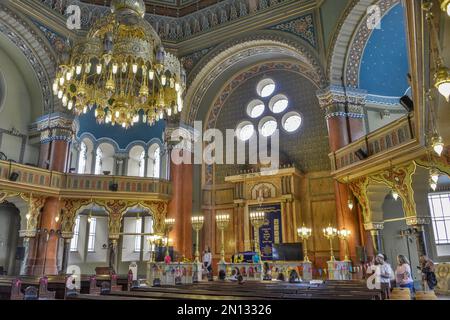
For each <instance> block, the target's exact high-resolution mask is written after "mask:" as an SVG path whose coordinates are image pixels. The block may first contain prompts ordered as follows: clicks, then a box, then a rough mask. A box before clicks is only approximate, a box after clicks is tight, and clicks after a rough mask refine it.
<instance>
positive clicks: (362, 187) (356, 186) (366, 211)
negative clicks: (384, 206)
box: [349, 177, 372, 222]
mask: <svg viewBox="0 0 450 320" xmlns="http://www.w3.org/2000/svg"><path fill="white" fill-rule="evenodd" d="M368 186H369V179H368V178H367V177H362V178H360V179H357V180H355V181H352V182H351V183H350V184H349V187H350V190H351V191H352V193H353V195H354V196H355V197H356V199H358V203H359V204H360V205H361V208H362V215H363V218H364V221H365V222H366V221H371V220H372V212H371V210H370V204H369V197H368V195H367V188H368Z"/></svg>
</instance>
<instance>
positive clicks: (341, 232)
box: [338, 228, 351, 261]
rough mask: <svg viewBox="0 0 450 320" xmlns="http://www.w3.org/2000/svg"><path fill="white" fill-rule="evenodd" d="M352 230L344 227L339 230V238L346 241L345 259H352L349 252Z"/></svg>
mask: <svg viewBox="0 0 450 320" xmlns="http://www.w3.org/2000/svg"><path fill="white" fill-rule="evenodd" d="M350 235H351V231H350V230H347V229H345V228H344V229H342V230H339V231H338V237H339V239H341V240H343V241H344V243H345V257H344V261H350V259H349V254H348V238H350Z"/></svg>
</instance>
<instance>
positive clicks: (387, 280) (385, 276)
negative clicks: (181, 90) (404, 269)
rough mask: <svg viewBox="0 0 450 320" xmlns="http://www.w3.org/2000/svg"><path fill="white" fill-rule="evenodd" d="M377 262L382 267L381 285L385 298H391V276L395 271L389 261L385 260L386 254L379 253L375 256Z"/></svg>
mask: <svg viewBox="0 0 450 320" xmlns="http://www.w3.org/2000/svg"><path fill="white" fill-rule="evenodd" d="M375 263H376V265H377V266H378V268H379V269H380V287H381V291H382V292H383V296H384V298H385V299H389V297H390V292H391V278H392V275H393V273H394V272H393V271H392V268H391V266H390V265H389V263H387V262H385V260H384V255H383V254H381V253H380V254H378V255H377V256H376V257H375Z"/></svg>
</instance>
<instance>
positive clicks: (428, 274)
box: [418, 255, 437, 291]
mask: <svg viewBox="0 0 450 320" xmlns="http://www.w3.org/2000/svg"><path fill="white" fill-rule="evenodd" d="M419 262H420V266H419V267H418V268H419V269H420V270H421V271H422V281H423V283H424V290H426V289H425V284H426V287H428V290H431V291H433V290H434V287H436V285H437V279H436V274H435V273H434V262H433V261H432V260H431V259H430V258H428V257H427V256H426V255H421V256H420V259H419Z"/></svg>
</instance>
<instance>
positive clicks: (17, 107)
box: [0, 40, 42, 165]
mask: <svg viewBox="0 0 450 320" xmlns="http://www.w3.org/2000/svg"><path fill="white" fill-rule="evenodd" d="M5 45H6V43H5V42H4V40H3V41H0V73H1V74H2V76H3V78H4V83H5V92H4V93H3V94H5V97H4V99H0V100H1V101H3V100H4V103H3V105H2V106H0V132H2V134H1V135H0V136H1V138H0V151H1V152H3V153H5V154H6V156H7V157H8V159H12V160H15V161H16V162H22V163H31V164H35V165H36V164H37V162H38V155H39V149H38V147H37V146H31V145H28V144H27V135H28V125H29V124H30V123H31V122H33V121H34V120H35V118H33V114H36V111H35V110H33V103H36V104H38V105H37V106H36V108H37V109H42V100H41V101H39V100H38V101H33V100H32V96H31V94H30V91H29V82H30V80H29V79H26V78H25V77H24V76H23V73H22V70H21V69H20V68H19V66H18V65H17V64H16V61H15V60H20V59H19V58H20V57H15V58H14V60H13V59H12V58H11V56H10V54H8V53H7V51H8V50H7V51H5V49H6V48H5V47H2V46H5ZM9 50H11V49H9ZM19 63H22V62H20V61H19ZM33 77H34V76H31V77H29V78H33ZM13 128H14V129H15V130H17V135H15V134H11V133H9V131H10V130H11V129H13Z"/></svg>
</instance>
